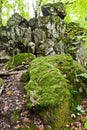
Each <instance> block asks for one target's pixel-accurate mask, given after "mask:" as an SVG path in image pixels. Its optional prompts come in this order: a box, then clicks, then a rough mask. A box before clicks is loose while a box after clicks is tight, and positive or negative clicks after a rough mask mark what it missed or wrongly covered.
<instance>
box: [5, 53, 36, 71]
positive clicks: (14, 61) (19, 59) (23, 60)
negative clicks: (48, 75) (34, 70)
mask: <svg viewBox="0 0 87 130" xmlns="http://www.w3.org/2000/svg"><path fill="white" fill-rule="evenodd" d="M33 59H35V55H33V54H31V53H20V54H17V55H15V56H13V57H12V58H11V59H10V60H9V61H8V62H7V63H6V65H5V69H8V70H10V69H13V68H16V67H17V66H19V65H27V64H28V65H29V64H30V62H31V61H32V60H33Z"/></svg>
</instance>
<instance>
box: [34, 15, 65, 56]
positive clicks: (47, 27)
mask: <svg viewBox="0 0 87 130" xmlns="http://www.w3.org/2000/svg"><path fill="white" fill-rule="evenodd" d="M64 32H65V23H64V21H63V20H61V19H60V18H59V17H58V16H47V17H39V18H38V21H37V28H36V29H34V30H33V37H34V42H35V45H36V54H37V55H38V56H39V55H44V56H45V55H54V54H61V52H60V51H59V50H58V48H59V49H60V50H61V46H62V48H64V44H62V43H61V42H60V41H61V39H63V38H64ZM61 44H62V45H61ZM56 47H57V48H56ZM62 52H64V50H63V51H62Z"/></svg>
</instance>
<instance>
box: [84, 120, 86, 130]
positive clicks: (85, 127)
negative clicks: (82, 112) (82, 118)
mask: <svg viewBox="0 0 87 130" xmlns="http://www.w3.org/2000/svg"><path fill="white" fill-rule="evenodd" d="M84 128H85V129H86V130H87V121H86V122H85V124H84Z"/></svg>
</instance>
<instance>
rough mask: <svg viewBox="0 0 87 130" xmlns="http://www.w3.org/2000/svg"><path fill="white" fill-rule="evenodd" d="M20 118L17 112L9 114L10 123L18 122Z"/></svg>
mask: <svg viewBox="0 0 87 130" xmlns="http://www.w3.org/2000/svg"><path fill="white" fill-rule="evenodd" d="M19 118H20V116H19V111H18V110H15V111H13V113H12V114H11V122H12V123H15V122H17V121H18V120H19Z"/></svg>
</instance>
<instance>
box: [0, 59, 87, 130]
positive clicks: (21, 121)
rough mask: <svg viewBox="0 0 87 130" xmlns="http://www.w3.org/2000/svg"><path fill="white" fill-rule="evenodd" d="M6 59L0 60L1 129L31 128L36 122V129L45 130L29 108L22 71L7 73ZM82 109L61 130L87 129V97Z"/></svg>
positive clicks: (24, 129) (23, 129)
mask: <svg viewBox="0 0 87 130" xmlns="http://www.w3.org/2000/svg"><path fill="white" fill-rule="evenodd" d="M0 58H1V57H0ZM4 61H5V60H0V78H2V79H3V80H4V89H3V91H2V93H1V95H0V130H31V129H29V128H30V127H31V125H32V122H33V124H35V128H34V129H35V130H44V127H43V128H40V127H39V124H40V123H41V120H40V118H39V116H38V115H37V114H35V113H32V112H29V111H28V109H27V106H26V100H25V90H24V85H25V84H24V83H21V82H20V76H21V73H22V71H12V72H10V73H7V72H6V71H5V70H4V69H3V66H4V64H5V62H4ZM82 109H83V110H84V112H83V113H82V114H81V115H79V116H78V118H77V116H76V115H75V114H72V115H71V116H72V118H74V119H75V122H74V123H70V124H66V129H62V128H61V130H86V129H84V127H86V126H84V123H85V122H86V121H87V99H83V101H82ZM42 125H43V123H42ZM85 125H86V124H85ZM43 126H44V125H43Z"/></svg>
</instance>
